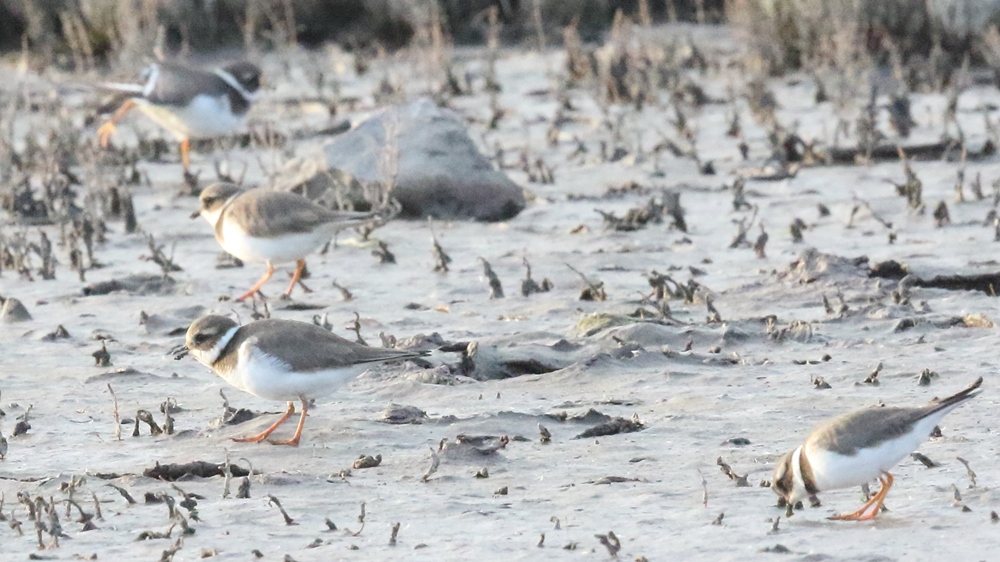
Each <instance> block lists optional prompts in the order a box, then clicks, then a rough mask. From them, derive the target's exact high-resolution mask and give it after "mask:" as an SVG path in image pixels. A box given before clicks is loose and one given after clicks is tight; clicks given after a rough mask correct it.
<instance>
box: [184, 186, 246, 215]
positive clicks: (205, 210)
mask: <svg viewBox="0 0 1000 562" xmlns="http://www.w3.org/2000/svg"><path fill="white" fill-rule="evenodd" d="M241 191H242V189H241V188H240V186H238V185H236V184H235V183H228V182H220V183H213V184H212V185H210V186H208V187H206V188H205V189H203V190H202V192H201V195H199V196H198V204H199V206H200V209H198V210H197V211H195V212H194V213H193V214H192V215H191V218H192V219H194V218H197V217H199V216H202V217H205V220H207V221H208V222H209V223H210V224H212V225H214V224H215V223H216V221H217V220H218V218H219V213H221V212H222V209H223V208H224V207H225V206H226V203H228V202H229V200H230V199H232V198H233V197H234V196H236V195H238V194H239V193H240V192H241Z"/></svg>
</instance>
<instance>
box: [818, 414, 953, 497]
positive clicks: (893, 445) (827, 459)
mask: <svg viewBox="0 0 1000 562" xmlns="http://www.w3.org/2000/svg"><path fill="white" fill-rule="evenodd" d="M942 417H943V416H942ZM938 419H940V418H938V417H935V419H930V420H929V419H924V420H922V421H921V422H920V423H918V424H916V426H915V428H914V431H913V432H912V433H910V434H909V435H905V436H902V437H899V438H897V439H893V440H891V441H885V442H883V443H881V444H880V445H879V446H878V447H873V448H870V449H860V450H858V451H857V453H856V454H855V455H853V456H851V455H842V454H837V453H831V452H829V451H826V450H823V449H819V448H816V447H809V448H808V449H807V450H806V456H807V458H808V459H809V462H810V464H811V465H812V469H813V476H814V478H815V479H816V487H817V488H819V489H820V491H827V490H837V489H840V488H849V487H852V486H860V485H862V484H865V483H868V482H871V481H873V480H875V479H877V478H878V477H879V476H881V475H882V473H883V472H889V471H890V470H891V469H892V468H893V467H894V466H896V465H897V464H899V461H901V460H903V459H904V458H906V457H907V456H909V454H910V453H912V452H914V451H916V450H917V448H918V447H920V445H921V443H923V442H924V441H925V440H927V437H928V436H929V435H930V432H931V430H932V429H934V425H935V424H936V422H937V420H938Z"/></svg>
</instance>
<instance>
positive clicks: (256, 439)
mask: <svg viewBox="0 0 1000 562" xmlns="http://www.w3.org/2000/svg"><path fill="white" fill-rule="evenodd" d="M294 413H295V404H293V403H291V402H289V403H288V409H287V410H285V413H284V414H283V415H282V416H281V417H280V418H278V421H276V422H274V423H273V424H272V425H271V427H269V428H267V429H265V430H264V431H262V432H260V433H258V434H257V435H250V436H248V437H233V441H236V442H237V443H260V442H261V441H263V440H265V439H267V437H268V436H269V435H271V434H272V433H274V430H275V429H278V426H280V425H281V424H283V423H285V422H286V421H287V420H288V418H290V417H291V416H292V414H294ZM299 424H300V426H301V422H299Z"/></svg>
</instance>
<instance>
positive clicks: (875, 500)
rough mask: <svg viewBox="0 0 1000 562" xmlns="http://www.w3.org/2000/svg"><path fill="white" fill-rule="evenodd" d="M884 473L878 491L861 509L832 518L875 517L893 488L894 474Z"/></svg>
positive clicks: (840, 519)
mask: <svg viewBox="0 0 1000 562" xmlns="http://www.w3.org/2000/svg"><path fill="white" fill-rule="evenodd" d="M883 474H884V478H882V477H880V478H879V479H878V481H879V483H880V484H881V487H880V488H879V490H878V493H877V494H875V495H874V496H872V499H870V500H868V503H866V504H865V505H863V506H861V509H859V510H857V511H855V512H854V513H842V514H840V515H834V516H833V517H831V518H830V519H833V520H835V521H868V520H871V519H875V516H876V515H878V514H879V512H881V511H882V504H883V503H885V497H886V496H887V495H888V494H889V488H892V482H893V480H894V478H893V476H892V475H891V474H889V473H888V472H885V473H883Z"/></svg>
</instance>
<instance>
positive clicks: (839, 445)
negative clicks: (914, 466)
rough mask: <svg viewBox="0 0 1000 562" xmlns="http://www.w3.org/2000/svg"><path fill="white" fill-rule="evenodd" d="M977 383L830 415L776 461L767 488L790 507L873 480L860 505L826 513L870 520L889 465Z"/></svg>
mask: <svg viewBox="0 0 1000 562" xmlns="http://www.w3.org/2000/svg"><path fill="white" fill-rule="evenodd" d="M982 384H983V379H982V377H980V378H979V379H977V380H976V382H974V383H972V385H971V386H969V388H966V389H965V390H963V391H961V392H959V393H958V394H955V395H953V396H949V397H948V398H945V399H943V400H938V401H934V402H931V403H930V404H928V405H926V406H922V407H918V408H869V409H866V410H858V411H856V412H852V413H850V414H846V415H844V416H840V417H838V418H834V419H831V420H829V421H827V422H825V423H823V424H822V425H820V426H819V427H817V428H816V429H814V430H813V432H812V433H810V434H809V437H807V438H806V440H805V443H803V444H802V445H800V446H799V447H797V448H796V449H794V450H793V451H791V452H789V453H786V454H785V455H784V456H783V457H782V458H781V460H780V461H778V466H777V467H776V468H775V469H774V481H773V483H772V484H771V487H772V488H773V489H774V491H775V493H777V494H778V495H779V496H781V497H782V498H784V499H785V501H786V502H788V504H789V506H790V507H791V506H792V505H794V504H795V503H797V502H799V501H802V500H804V499H806V498H808V497H810V496H814V495H816V494H818V493H819V492H825V491H828V490H836V489H839V488H848V487H851V486H861V485H862V484H866V483H868V482H871V481H872V480H876V479H878V481H879V482H880V483H881V485H882V486H881V488H880V489H879V491H878V493H876V494H875V495H874V496H873V497H872V498H871V499H870V500H868V502H867V503H865V504H864V505H863V506H861V508H860V509H858V510H857V511H855V512H853V513H844V514H840V515H835V516H833V517H831V519H838V520H850V521H863V520H868V519H874V518H875V516H876V515H878V513H879V511H881V509H882V503H883V502H885V496H886V494H888V493H889V489H890V488H891V487H892V482H893V476H892V474H889V470H890V469H891V468H892V467H894V466H896V464H897V463H898V462H899V461H901V460H902V459H903V458H904V457H906V456H907V455H909V454H910V453H912V452H914V451H916V450H917V447H919V446H920V444H921V443H923V442H924V441H926V440H927V438H928V437H929V436H930V434H931V431H933V430H934V427H935V426H936V425H937V424H938V423H940V422H941V419H942V418H944V417H945V415H947V414H948V412H951V411H952V410H954V409H955V408H957V407H958V406H959V405H961V404H962V403H963V402H965V401H966V400H968V399H970V398H972V397H973V396H976V395H977V394H979V392H978V391H977V389H978V388H979V387H980V386H981V385H982Z"/></svg>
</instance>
